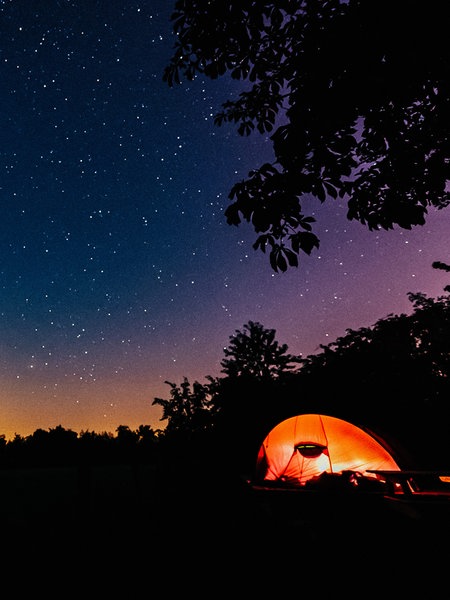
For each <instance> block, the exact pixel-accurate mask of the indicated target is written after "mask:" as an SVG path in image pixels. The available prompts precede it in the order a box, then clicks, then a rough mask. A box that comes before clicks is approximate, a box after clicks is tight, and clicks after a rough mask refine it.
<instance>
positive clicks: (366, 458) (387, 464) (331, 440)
mask: <svg viewBox="0 0 450 600" xmlns="http://www.w3.org/2000/svg"><path fill="white" fill-rule="evenodd" d="M368 469H378V470H395V471H399V470H400V467H399V466H398V465H397V463H396V462H395V460H394V459H393V457H392V456H391V454H390V453H389V452H388V450H387V449H386V448H384V446H382V445H381V443H380V442H378V441H377V440H376V439H375V438H374V437H373V436H372V435H370V434H369V433H367V432H366V431H364V430H363V429H361V428H359V427H357V426H356V425H353V424H351V423H349V422H347V421H344V420H342V419H338V418H336V417H330V416H327V415H319V414H306V415H298V416H296V417H291V418H289V419H286V420H285V421H282V422H281V423H279V424H278V425H276V426H275V427H274V428H273V429H272V430H271V431H270V432H269V434H268V435H267V437H266V438H265V439H264V441H263V443H262V444H261V447H260V450H259V453H258V457H257V465H256V478H255V479H256V480H257V481H278V482H283V483H288V484H294V485H302V484H304V483H305V482H306V481H308V480H309V479H311V478H312V477H315V476H317V475H320V474H321V473H324V472H326V473H341V472H342V471H357V472H359V473H361V474H363V475H368V476H370V475H371V474H370V473H366V471H367V470H368Z"/></svg>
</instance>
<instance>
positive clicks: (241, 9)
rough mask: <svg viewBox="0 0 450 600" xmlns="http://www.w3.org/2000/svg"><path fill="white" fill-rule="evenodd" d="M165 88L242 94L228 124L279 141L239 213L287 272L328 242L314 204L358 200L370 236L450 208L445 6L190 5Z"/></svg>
mask: <svg viewBox="0 0 450 600" xmlns="http://www.w3.org/2000/svg"><path fill="white" fill-rule="evenodd" d="M172 22H173V31H174V33H175V34H176V38H175V44H174V51H173V55H172V58H171V60H170V62H169V64H168V65H167V67H166V68H165V70H164V74H163V79H164V80H165V81H166V82H167V83H168V84H169V85H170V86H172V85H174V84H177V83H180V82H181V81H182V80H183V79H187V80H190V81H192V80H194V79H195V77H196V76H198V75H204V76H206V77H208V78H211V79H217V78H218V77H221V76H224V75H226V74H227V75H229V76H231V78H232V79H234V80H237V81H241V82H242V91H241V92H240V94H239V95H238V96H237V98H236V99H233V100H226V101H224V103H223V105H222V109H223V110H222V111H221V112H219V113H218V114H217V115H216V117H215V123H216V124H217V125H222V124H224V123H233V124H236V125H237V131H238V134H239V135H242V136H247V135H250V134H251V133H253V132H254V131H258V132H259V133H260V134H262V135H264V136H270V138H269V139H270V140H271V142H272V144H273V150H274V155H275V159H274V162H273V163H272V164H268V163H265V164H263V165H262V166H260V167H258V168H255V169H253V170H252V171H251V172H250V173H249V174H248V178H247V179H246V180H244V181H240V182H238V183H236V184H235V185H234V186H233V188H232V190H231V192H230V194H229V199H230V201H231V202H230V204H229V206H228V207H227V209H226V211H225V216H226V219H227V221H228V223H229V224H233V225H238V224H239V223H241V220H244V221H247V222H249V223H251V224H252V226H253V228H254V231H255V232H256V233H257V234H258V236H257V239H256V242H255V244H254V248H255V249H260V250H262V251H263V252H265V251H266V248H269V255H270V264H271V266H272V268H273V269H274V270H276V271H286V269H287V268H288V267H293V266H297V265H298V254H299V253H300V251H302V252H304V253H306V254H310V253H311V251H312V250H313V249H314V248H318V246H319V239H318V237H317V236H316V234H315V233H313V232H312V229H311V223H313V222H314V219H313V218H312V217H311V216H310V215H309V216H308V215H305V214H304V212H303V208H302V203H304V202H305V200H307V199H309V198H311V197H315V198H316V199H318V200H319V202H321V203H323V202H325V200H327V198H332V199H337V198H342V199H346V200H347V202H348V213H347V217H348V219H350V220H352V219H354V220H357V221H359V222H360V223H362V224H363V225H365V226H367V228H368V229H369V230H377V229H380V228H383V229H386V230H389V229H392V228H394V227H395V226H399V227H401V228H405V229H411V228H412V227H413V226H417V225H423V224H424V223H425V218H426V215H427V210H428V208H429V207H430V206H433V207H436V208H438V209H441V208H444V207H446V206H448V204H449V200H450V196H449V191H448V189H447V181H448V180H450V161H449V158H450V144H449V139H450V135H449V127H450V125H449V124H450V80H449V78H448V70H449V67H450V54H449V52H448V47H447V10H446V6H445V3H442V2H437V1H432V2H431V5H430V3H428V4H426V5H425V4H424V3H423V2H419V1H418V0H413V1H412V2H408V3H407V5H405V4H403V3H395V2H394V3H393V2H391V1H389V0H379V1H377V2H367V1H365V0H349V1H347V2H341V1H339V0H326V1H323V2H316V1H313V0H306V1H305V0H281V1H280V0H277V1H276V2H275V1H274V0H261V1H258V2H251V1H249V0H232V1H230V2H226V3H224V2H223V1H222V0H211V1H210V2H207V3H205V2H202V1H201V0H192V1H190V2H185V1H184V0H178V1H177V2H175V4H174V11H173V14H172Z"/></svg>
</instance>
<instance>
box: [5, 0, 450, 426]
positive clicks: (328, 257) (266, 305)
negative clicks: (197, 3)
mask: <svg viewBox="0 0 450 600" xmlns="http://www.w3.org/2000/svg"><path fill="white" fill-rule="evenodd" d="M172 8H173V6H172V3H171V2H168V1H167V0H156V1H142V2H139V1H131V2H119V1H114V2H111V1H107V0H89V1H88V0H84V1H75V0H66V1H64V0H55V1H52V0H46V1H30V0H14V1H3V2H1V1H0V36H1V37H0V40H1V41H0V77H1V82H2V85H1V88H0V115H1V117H0V118H1V121H2V122H1V127H0V202H1V206H2V220H1V222H0V277H1V286H0V377H1V391H0V434H1V433H4V434H6V435H7V436H8V437H11V436H13V435H14V433H19V434H21V435H28V434H30V433H32V432H33V431H34V430H35V429H36V428H38V427H41V428H43V429H48V428H49V427H55V426H57V425H60V424H61V425H62V426H64V427H67V428H71V429H74V430H75V431H78V432H79V431H81V430H95V431H111V432H114V431H115V429H116V428H117V426H118V425H128V426H130V427H131V428H135V427H138V426H139V425H140V424H150V425H152V426H153V427H155V428H156V427H161V426H164V422H161V421H160V420H159V419H160V417H161V413H160V409H159V408H158V407H153V406H152V401H153V399H154V398H155V397H157V396H159V397H168V396H169V393H168V392H169V388H168V386H167V385H166V384H164V381H165V380H169V381H172V382H175V383H179V382H181V381H182V378H183V377H184V376H187V377H188V378H189V379H190V380H191V381H194V380H195V379H197V380H199V381H203V380H204V377H205V376H206V375H219V374H220V366H219V364H220V360H221V359H222V358H223V347H224V346H226V345H227V344H228V341H229V337H230V336H231V335H232V334H233V333H234V332H235V330H236V329H242V326H243V325H244V323H246V322H247V321H248V320H253V321H259V322H261V323H262V324H263V325H264V326H265V327H267V328H273V329H276V331H277V339H278V341H280V342H281V343H287V344H288V347H289V351H290V352H291V353H293V354H300V353H303V354H311V353H314V352H316V351H317V350H318V348H319V345H320V344H327V343H330V342H331V341H333V340H335V339H336V337H338V336H339V335H342V334H343V333H345V330H346V329H347V328H353V329H355V328H358V327H362V326H369V325H371V324H373V323H374V322H375V321H376V320H378V319H379V318H382V317H385V316H387V314H390V313H400V312H408V311H409V310H410V304H409V302H408V300H407V296H406V294H407V292H409V291H413V292H416V291H422V292H425V293H427V294H428V295H430V296H437V295H439V294H441V293H443V287H444V285H446V284H447V283H448V278H447V277H446V275H445V273H441V272H439V271H436V270H433V269H432V267H431V263H432V262H433V261H434V260H442V261H448V260H449V257H448V250H447V234H448V231H449V224H450V214H449V213H448V212H441V213H437V214H433V215H430V219H429V222H428V224H427V225H426V226H424V227H421V228H419V229H416V230H413V231H405V230H396V231H393V232H378V233H373V232H372V233H371V232H369V231H368V230H367V229H365V228H364V227H363V226H362V225H359V224H355V223H350V222H348V221H347V220H346V217H345V207H343V206H342V205H340V206H339V205H338V204H337V203H336V202H335V201H329V202H328V203H326V204H325V205H323V206H322V205H320V203H319V202H316V201H313V200H311V201H310V202H309V207H310V210H311V211H312V212H313V213H314V214H315V216H316V218H317V221H318V226H317V233H318V234H319V237H320V238H321V247H320V250H319V251H316V252H314V253H313V254H312V255H311V257H306V256H305V257H302V259H301V263H300V267H299V268H298V269H294V270H291V271H288V272H287V273H285V274H275V273H274V272H273V271H272V270H271V269H270V266H269V263H268V259H267V257H266V256H264V255H262V254H260V253H256V252H255V251H254V250H253V249H252V243H253V242H254V239H255V238H254V234H253V232H252V230H251V229H250V227H249V226H247V225H242V226H241V227H238V228H236V227H230V226H229V225H227V224H226V221H225V218H224V216H223V211H224V209H225V208H226V206H227V203H228V199H227V196H228V192H229V190H230V189H231V187H232V185H233V183H234V182H236V181H237V180H239V179H242V178H244V177H246V176H247V172H248V171H249V170H250V169H251V168H252V167H255V166H258V165H260V164H261V162H262V161H263V160H266V159H267V160H269V159H270V158H271V148H270V143H268V141H267V140H265V139H264V138H262V137H261V136H259V135H258V134H255V136H252V137H250V138H240V137H239V136H238V134H237V131H236V130H235V129H234V128H233V127H232V126H228V125H227V126H225V127H221V128H219V127H216V126H215V125H214V123H213V116H214V114H215V113H216V112H218V111H219V110H220V108H221V103H222V102H224V101H225V100H226V99H227V98H229V97H230V95H231V94H233V93H236V92H237V89H236V84H235V83H234V84H231V83H230V82H229V81H227V80H219V81H214V82H212V81H208V80H206V81H202V80H200V79H197V80H195V81H194V82H192V83H186V82H184V83H183V84H182V85H180V86H178V87H176V88H169V87H168V86H167V85H166V84H165V83H164V82H163V81H162V74H163V69H164V66H165V64H166V63H167V62H168V61H169V59H170V56H171V49H172V46H173V42H174V38H173V36H172V32H171V23H170V20H169V16H170V13H171V11H172ZM233 86H234V87H233Z"/></svg>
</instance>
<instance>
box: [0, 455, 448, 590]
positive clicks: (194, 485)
mask: <svg viewBox="0 0 450 600" xmlns="http://www.w3.org/2000/svg"><path fill="white" fill-rule="evenodd" d="M0 486H1V490H2V492H1V495H0V509H1V515H2V559H3V560H2V565H3V574H4V584H5V582H6V579H8V578H11V582H12V583H14V586H15V589H16V590H17V591H18V592H20V591H23V592H25V590H26V588H27V587H28V586H30V587H31V586H32V588H33V593H36V592H37V591H39V589H41V591H42V592H45V593H46V595H47V597H48V596H49V595H50V596H51V595H52V589H53V590H54V592H55V593H56V592H58V593H60V597H61V596H62V597H65V596H66V594H65V593H64V589H62V588H61V585H62V586H64V587H67V586H68V587H69V588H70V591H71V595H76V594H77V593H80V594H83V595H86V590H90V591H91V592H92V594H93V595H96V594H98V595H101V596H102V597H103V596H106V595H109V596H111V595H112V596H113V597H115V596H116V595H123V594H125V597H126V598H127V599H128V598H134V597H137V596H142V593H144V592H145V593H150V592H152V591H153V592H154V591H155V590H156V589H160V590H164V591H163V593H164V595H170V593H180V592H182V593H183V595H185V594H186V593H188V592H189V591H191V592H195V593H196V596H197V597H198V596H204V597H206V596H208V597H211V596H216V595H219V594H220V595H221V596H222V595H225V594H227V593H228V592H229V593H232V594H233V595H238V593H239V591H240V595H242V594H245V593H247V592H248V593H249V594H250V593H251V594H252V597H253V596H255V595H257V591H258V590H259V591H260V592H263V591H264V592H266V593H267V592H268V591H269V589H272V590H274V591H275V590H278V593H283V592H287V591H288V590H289V591H292V590H294V589H295V588H296V587H297V586H298V585H299V584H300V583H301V582H302V581H303V582H304V580H305V577H307V578H308V580H309V581H310V582H314V585H318V586H319V589H322V590H324V589H325V587H327V586H329V587H330V588H332V589H333V590H336V589H337V588H340V587H342V591H347V592H348V594H347V595H350V596H351V595H352V593H353V592H352V590H353V591H354V592H356V590H359V591H360V592H361V588H360V585H361V583H362V582H363V581H364V582H365V583H364V585H369V588H368V589H369V590H372V591H374V590H378V592H379V594H380V595H382V596H385V597H388V598H389V597H391V593H392V595H393V590H395V589H397V590H402V594H404V592H405V589H407V586H411V589H412V590H414V591H415V592H416V593H417V591H418V589H420V586H421V585H426V586H428V587H429V591H430V589H431V588H432V587H433V586H435V589H436V590H438V589H441V588H440V587H439V586H441V587H442V585H444V583H443V578H446V576H447V570H448V560H449V557H450V552H449V544H448V540H449V531H450V524H449V520H448V519H447V515H446V514H443V515H442V517H439V518H429V519H428V518H427V519H425V520H424V519H420V518H415V517H412V516H405V514H400V513H398V512H396V511H394V510H391V509H389V510H385V509H384V508H383V509H382V510H378V508H376V507H374V506H369V505H363V504H361V505H357V504H349V503H348V502H346V501H342V499H339V498H338V497H332V496H330V497H329V498H328V500H327V501H326V502H324V503H322V505H318V504H317V503H316V505H315V510H310V509H308V510H305V507H304V506H303V507H302V506H301V503H300V502H299V503H298V510H297V507H296V505H295V504H293V501H292V500H290V505H289V507H286V506H283V502H282V501H281V502H277V503H275V504H273V503H272V502H271V501H270V499H269V500H267V498H263V497H261V496H259V497H257V496H255V495H254V494H253V493H252V491H251V490H250V489H249V488H248V487H247V486H246V485H245V482H244V481H242V480H240V479H236V480H229V479H228V480H227V478H225V479H222V480H220V481H219V480H216V481H212V480H208V479H204V478H202V480H200V479H199V478H197V479H185V480H184V481H173V480H170V478H167V477H165V476H161V474H160V473H158V472H157V471H155V469H154V468H152V467H150V466H146V465H141V466H139V467H136V466H135V467H134V468H132V467H130V466H128V465H124V466H115V467H92V468H90V469H89V470H88V471H82V470H81V471H80V469H77V468H66V469H63V468H60V469H49V468H45V469H44V468H42V469H11V470H2V471H0ZM309 508H311V507H309ZM432 516H433V515H432ZM434 516H436V515H434ZM449 518H450V517H449ZM25 573H26V576H25V575H24V574H25ZM393 576H394V579H393V578H392V577H393ZM11 582H10V583H11ZM355 586H356V588H355ZM366 591H367V590H366ZM122 592H123V593H122ZM16 595H20V594H19V593H17V594H16ZM277 595H278V594H277ZM314 595H315V596H317V594H314ZM365 595H366V593H365V592H363V593H359V594H356V593H355V597H356V596H358V597H365ZM370 595H372V593H371V594H370ZM377 595H378V593H377ZM402 597H403V596H402ZM415 597H416V596H415Z"/></svg>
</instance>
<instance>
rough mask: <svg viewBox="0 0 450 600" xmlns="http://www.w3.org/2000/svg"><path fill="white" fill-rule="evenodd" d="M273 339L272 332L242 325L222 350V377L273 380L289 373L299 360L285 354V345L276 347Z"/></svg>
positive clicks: (256, 324)
mask: <svg viewBox="0 0 450 600" xmlns="http://www.w3.org/2000/svg"><path fill="white" fill-rule="evenodd" d="M275 335H276V331H275V329H266V328H265V327H264V326H263V325H262V324H261V323H257V322H254V321H248V322H247V323H245V324H244V326H243V329H242V331H239V330H238V329H237V330H235V332H234V334H233V335H232V336H230V343H229V345H228V347H227V348H225V349H224V354H225V357H226V358H224V359H223V360H222V362H221V363H220V364H221V366H222V373H225V375H226V376H227V377H240V376H248V377H253V378H255V379H277V378H279V377H281V376H282V375H283V374H285V373H287V372H290V371H292V369H293V368H294V367H295V363H298V362H299V361H300V358H299V357H297V356H294V355H292V354H288V352H287V350H288V346H287V344H279V343H278V341H277V340H276V339H275Z"/></svg>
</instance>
